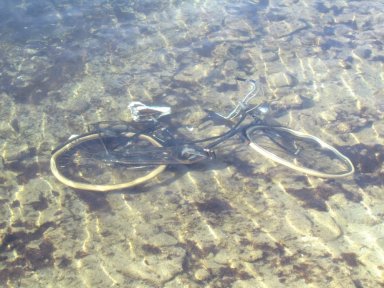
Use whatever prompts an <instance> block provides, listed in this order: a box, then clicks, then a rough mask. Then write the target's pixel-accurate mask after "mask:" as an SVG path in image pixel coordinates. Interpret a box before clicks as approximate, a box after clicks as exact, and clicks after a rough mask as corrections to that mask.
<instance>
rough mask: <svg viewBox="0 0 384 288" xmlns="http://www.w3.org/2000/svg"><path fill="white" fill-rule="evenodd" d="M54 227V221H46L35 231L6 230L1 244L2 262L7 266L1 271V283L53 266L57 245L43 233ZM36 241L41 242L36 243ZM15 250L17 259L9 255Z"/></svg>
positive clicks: (0, 258)
mask: <svg viewBox="0 0 384 288" xmlns="http://www.w3.org/2000/svg"><path fill="white" fill-rule="evenodd" d="M52 227H55V224H54V223H53V222H46V223H44V224H43V225H41V226H39V227H35V230H33V231H12V229H11V228H9V229H8V230H7V231H6V233H5V234H4V235H3V236H2V238H1V245H0V254H1V257H0V262H1V265H2V266H3V267H5V268H4V269H2V270H1V271H0V282H1V283H6V282H7V281H9V280H17V279H19V278H20V277H22V276H23V275H24V274H25V273H26V272H29V271H37V270H40V269H43V268H47V267H51V266H53V263H54V258H53V252H54V251H55V247H54V245H53V244H52V242H51V241H49V240H48V239H44V235H43V234H44V232H45V231H46V230H47V229H49V228H52ZM36 241H38V242H39V244H35V243H36ZM32 242H33V243H32ZM13 251H16V252H17V255H18V257H17V258H16V259H15V258H14V257H13V256H12V257H9V256H8V255H9V254H10V253H12V252H13Z"/></svg>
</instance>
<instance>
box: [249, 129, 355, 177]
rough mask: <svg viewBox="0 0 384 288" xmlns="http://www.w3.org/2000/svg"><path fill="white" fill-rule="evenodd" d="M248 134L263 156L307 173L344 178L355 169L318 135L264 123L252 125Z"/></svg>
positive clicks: (254, 147)
mask: <svg viewBox="0 0 384 288" xmlns="http://www.w3.org/2000/svg"><path fill="white" fill-rule="evenodd" d="M245 134H246V136H247V138H248V140H249V141H250V146H251V147H252V148H253V149H254V150H256V151H257V152H259V153H260V154H261V155H263V156H265V157H267V158H269V159H271V160H273V161H275V162H277V163H280V164H282V165H285V166H287V167H289V168H291V169H294V170H297V171H300V172H302V173H305V174H307V175H312V176H317V177H321V178H340V177H345V176H348V175H351V174H352V173H353V172H354V167H353V164H352V162H351V161H350V160H349V159H348V158H347V157H346V156H344V155H343V154H342V153H341V152H339V151H338V150H337V149H336V148H334V147H332V146H331V145H329V144H327V143H325V142H324V141H322V140H321V139H319V138H317V137H315V136H312V135H309V134H305V133H302V132H298V131H294V130H292V129H289V128H285V127H270V126H263V125H257V126H252V127H250V128H248V129H247V130H246V132H245Z"/></svg>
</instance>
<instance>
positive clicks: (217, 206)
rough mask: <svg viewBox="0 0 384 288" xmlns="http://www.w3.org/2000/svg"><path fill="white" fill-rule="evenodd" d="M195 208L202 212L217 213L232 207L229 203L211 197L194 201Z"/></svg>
mask: <svg viewBox="0 0 384 288" xmlns="http://www.w3.org/2000/svg"><path fill="white" fill-rule="evenodd" d="M195 205H196V207H197V210H199V211H200V212H203V213H212V214H215V215H219V214H222V213H227V212H229V211H230V210H231V209H232V207H231V205H230V204H229V203H228V202H226V201H224V200H221V199H219V198H211V199H208V200H206V201H204V202H196V203H195Z"/></svg>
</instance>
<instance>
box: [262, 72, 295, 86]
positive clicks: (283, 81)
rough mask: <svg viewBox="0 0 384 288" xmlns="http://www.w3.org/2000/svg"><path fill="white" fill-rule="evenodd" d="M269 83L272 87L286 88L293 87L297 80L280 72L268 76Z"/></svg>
mask: <svg viewBox="0 0 384 288" xmlns="http://www.w3.org/2000/svg"><path fill="white" fill-rule="evenodd" d="M267 81H268V82H269V83H270V84H271V86H272V87H276V88H279V87H286V86H289V87H291V86H293V85H294V84H295V82H296V79H295V78H294V77H293V76H292V75H290V74H288V73H285V72H278V73H274V74H271V75H269V76H268V79H267Z"/></svg>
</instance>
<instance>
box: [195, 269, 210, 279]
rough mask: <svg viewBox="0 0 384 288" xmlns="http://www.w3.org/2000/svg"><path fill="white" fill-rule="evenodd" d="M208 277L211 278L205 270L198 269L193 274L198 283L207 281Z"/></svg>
mask: <svg viewBox="0 0 384 288" xmlns="http://www.w3.org/2000/svg"><path fill="white" fill-rule="evenodd" d="M209 276H211V274H210V273H209V272H208V271H207V270H205V269H198V270H197V271H196V272H195V278H196V280H198V281H204V280H206V279H208V277H209Z"/></svg>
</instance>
